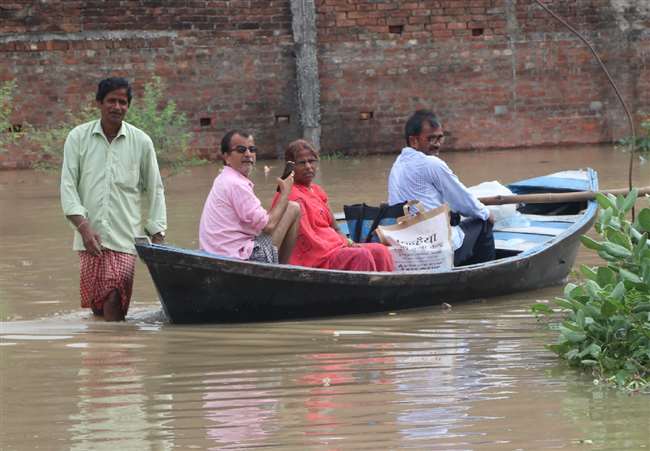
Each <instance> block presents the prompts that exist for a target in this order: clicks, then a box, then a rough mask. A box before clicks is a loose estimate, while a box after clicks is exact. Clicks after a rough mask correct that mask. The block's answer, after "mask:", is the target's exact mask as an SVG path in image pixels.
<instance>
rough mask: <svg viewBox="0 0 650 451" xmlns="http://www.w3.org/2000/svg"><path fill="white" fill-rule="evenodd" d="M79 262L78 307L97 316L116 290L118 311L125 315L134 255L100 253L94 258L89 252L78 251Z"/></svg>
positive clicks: (133, 271)
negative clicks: (79, 301) (88, 309)
mask: <svg viewBox="0 0 650 451" xmlns="http://www.w3.org/2000/svg"><path fill="white" fill-rule="evenodd" d="M79 262H80V271H79V273H80V275H79V282H80V283H79V287H80V291H81V307H83V308H92V310H93V312H95V313H101V312H102V311H103V308H104V301H105V300H106V298H107V297H108V295H109V294H110V293H111V292H112V291H113V290H118V291H119V293H120V301H121V304H122V310H123V311H124V314H126V312H127V311H128V309H129V303H130V302H131V292H132V291H133V276H134V274H135V255H131V254H127V253H124V252H115V251H111V250H109V249H102V255H100V256H99V257H94V256H93V255H91V254H90V253H89V252H86V251H81V252H79Z"/></svg>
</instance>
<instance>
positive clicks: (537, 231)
mask: <svg viewBox="0 0 650 451" xmlns="http://www.w3.org/2000/svg"><path fill="white" fill-rule="evenodd" d="M495 231H498V232H509V233H528V234H531V233H532V234H534V235H547V236H558V235H559V234H560V233H562V232H564V230H563V229H557V228H553V227H534V226H531V227H505V228H502V229H496V230H495Z"/></svg>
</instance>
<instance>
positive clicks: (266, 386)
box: [0, 148, 650, 450]
mask: <svg viewBox="0 0 650 451" xmlns="http://www.w3.org/2000/svg"><path fill="white" fill-rule="evenodd" d="M444 158H445V159H447V161H448V162H449V164H450V165H451V166H452V168H453V169H454V170H455V171H456V172H457V173H458V174H459V176H460V177H461V179H463V180H464V181H466V182H467V183H468V184H474V183H478V182H480V181H484V180H492V179H498V180H500V181H502V182H505V183H507V182H509V181H512V180H516V179H520V178H525V177H531V176H535V175H541V174H545V173H550V172H553V171H558V170H562V169H567V168H574V167H585V166H588V165H589V166H593V167H595V168H596V169H597V170H598V171H599V174H600V177H601V186H603V187H622V186H625V174H626V164H627V158H626V155H624V154H619V153H616V152H612V151H611V150H609V149H603V148H595V149H594V148H591V149H585V148H583V149H578V150H571V149H561V150H560V149H544V150H542V149H531V150H526V151H521V152H479V153H450V154H444ZM393 159H394V156H389V157H369V158H364V159H350V160H335V161H324V162H323V164H322V165H321V166H322V167H321V172H320V178H321V180H319V183H322V184H323V185H324V186H325V187H326V188H327V191H328V193H329V194H330V199H331V202H332V205H333V208H334V209H335V210H340V209H341V207H342V205H343V204H344V203H356V202H362V201H366V202H368V203H375V204H376V203H378V202H380V201H382V200H383V199H384V198H385V189H386V186H385V185H386V182H385V180H386V176H387V172H388V169H389V168H390V164H391V163H392V160H393ZM268 165H269V166H276V167H277V168H281V165H279V164H274V163H268ZM504 168H507V172H506V171H505V170H504ZM272 171H273V170H271V173H270V174H267V175H266V176H265V174H264V171H262V170H258V171H257V172H256V174H255V175H254V177H255V182H256V185H257V189H258V191H259V192H260V193H261V195H262V197H263V200H265V201H267V203H268V201H270V199H271V196H272V194H273V191H274V187H273V184H274V181H273V180H274V178H273V175H274V174H273V173H272ZM278 171H279V169H278ZM215 174H216V168H215V167H214V166H209V167H202V168H194V169H192V172H191V173H188V174H183V175H180V176H177V177H175V178H173V179H170V180H168V181H167V197H168V202H169V204H168V211H169V215H170V217H169V223H170V233H169V239H170V241H171V242H172V243H174V244H177V245H180V246H185V247H196V234H197V224H198V218H199V215H200V211H201V207H202V204H203V201H204V199H205V195H206V194H207V192H208V190H209V188H210V185H211V183H212V179H213V177H214V176H215ZM635 178H636V180H637V182H638V183H639V184H648V181H649V180H650V165H645V166H637V169H636V174H635ZM360 181H362V183H360ZM265 196H266V197H265ZM59 209H60V207H59V204H58V180H57V178H56V176H54V175H52V176H50V175H43V174H38V173H33V172H2V173H0V211H2V212H6V211H10V212H12V214H11V215H2V217H1V218H0V227H1V230H0V231H1V233H0V248H1V249H2V252H1V253H0V317H1V318H2V319H3V320H4V322H2V323H1V324H0V448H1V449H3V450H4V449H7V450H14V449H17V450H22V449H35V448H39V447H40V448H44V449H53V450H58V449H62V450H63V449H124V450H141V449H151V450H166V449H171V448H175V449H242V448H244V449H248V448H258V447H259V448H264V447H269V448H270V447H273V448H276V449H283V450H285V449H287V450H305V449H306V450H330V449H332V450H333V449H354V450H357V449H368V450H377V449H403V448H419V449H578V448H579V449H584V446H585V444H588V443H591V444H592V446H591V447H590V448H589V449H612V450H618V449H634V450H638V449H642V448H644V447H647V446H648V445H650V444H649V442H650V440H649V438H648V433H647V429H648V422H649V421H650V402H648V400H647V397H641V396H627V395H620V394H618V393H615V392H612V391H609V390H607V389H603V388H602V387H598V386H594V385H593V384H592V383H591V380H590V378H589V377H587V376H584V375H581V374H577V373H575V372H574V371H573V370H571V369H568V368H566V367H565V366H563V364H562V363H559V362H558V361H557V359H556V358H555V357H554V356H553V355H552V354H550V353H549V352H548V351H547V350H546V349H545V348H544V344H545V343H547V342H548V341H549V340H550V339H551V338H550V337H551V335H549V334H548V333H547V332H546V331H545V330H544V329H542V328H540V326H539V325H538V324H537V323H536V322H535V320H534V318H532V317H531V315H530V314H529V312H528V308H527V306H529V305H530V304H532V303H534V302H535V301H536V300H548V299H551V298H553V297H554V296H557V295H558V294H560V293H561V287H549V288H546V289H543V290H537V291H533V292H529V293H521V294H518V295H513V296H506V297H501V298H493V299H487V300H482V301H477V302H475V303H465V304H458V305H454V306H453V308H452V310H451V311H442V310H439V309H438V308H431V309H422V310H414V311H403V312H397V313H394V314H379V315H366V316H357V317H343V318H334V319H327V318H325V319H321V320H315V321H296V322H285V323H272V324H271V323H269V324H241V325H218V326H217V325H203V326H174V325H169V324H166V323H165V322H164V320H163V319H162V317H161V314H160V306H159V304H158V302H157V296H156V293H155V290H154V288H153V286H152V284H151V281H150V278H149V276H148V273H147V270H146V268H144V267H143V266H142V265H139V266H138V268H137V270H136V274H137V275H136V284H135V286H134V304H133V308H132V310H131V312H130V313H129V318H128V321H127V322H126V323H122V324H106V323H103V322H101V321H95V320H94V319H93V317H92V315H90V314H88V313H87V312H83V311H80V309H79V307H78V305H79V293H78V260H77V258H76V255H75V254H74V253H73V252H72V251H71V250H70V239H71V236H70V230H69V228H68V226H67V225H66V223H65V221H64V219H63V218H62V215H61V213H60V211H59ZM579 260H580V261H581V262H587V263H595V262H596V261H597V257H595V256H594V254H590V253H587V252H584V251H583V252H581V253H580V255H579Z"/></svg>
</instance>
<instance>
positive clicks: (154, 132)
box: [126, 76, 204, 172]
mask: <svg viewBox="0 0 650 451" xmlns="http://www.w3.org/2000/svg"><path fill="white" fill-rule="evenodd" d="M166 89H167V88H166V85H165V83H164V82H163V80H162V79H161V78H160V77H158V76H153V77H152V79H151V81H150V82H148V83H146V84H145V86H144V95H143V96H142V97H141V98H135V99H134V100H133V102H132V103H131V107H130V108H129V112H128V113H127V116H126V121H127V122H129V123H130V124H133V125H135V126H136V127H138V128H140V129H142V130H144V131H145V132H146V133H147V134H148V135H149V136H150V137H151V139H152V141H153V143H154V147H155V148H156V153H157V154H158V161H159V162H160V163H161V164H162V165H167V166H171V168H172V172H176V171H177V170H179V169H180V168H182V167H185V166H195V165H197V164H201V163H202V162H204V160H200V159H198V158H190V157H189V156H188V155H187V145H188V143H189V141H190V138H191V136H192V133H191V132H190V131H189V130H188V121H187V116H186V115H185V113H183V112H180V111H178V110H177V108H176V103H175V102H174V101H173V100H167V101H166V102H164V100H163V99H164V96H165V91H166Z"/></svg>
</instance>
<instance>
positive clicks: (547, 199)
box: [478, 186, 650, 205]
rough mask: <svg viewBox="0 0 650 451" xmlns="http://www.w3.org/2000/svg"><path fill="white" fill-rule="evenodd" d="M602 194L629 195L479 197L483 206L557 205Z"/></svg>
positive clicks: (647, 189)
mask: <svg viewBox="0 0 650 451" xmlns="http://www.w3.org/2000/svg"><path fill="white" fill-rule="evenodd" d="M638 190H639V194H638V195H639V196H643V195H645V194H650V186H645V187H643V188H638ZM597 192H600V193H603V194H607V193H610V194H613V195H615V196H616V195H619V194H623V195H624V196H625V195H627V193H629V190H628V189H627V188H623V189H612V190H606V191H577V192H573V193H540V194H519V195H513V196H487V197H479V198H478V200H480V201H481V202H482V203H483V205H505V204H518V203H526V204H555V203H562V202H582V201H585V200H592V199H594V198H595V197H596V193H597Z"/></svg>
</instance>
